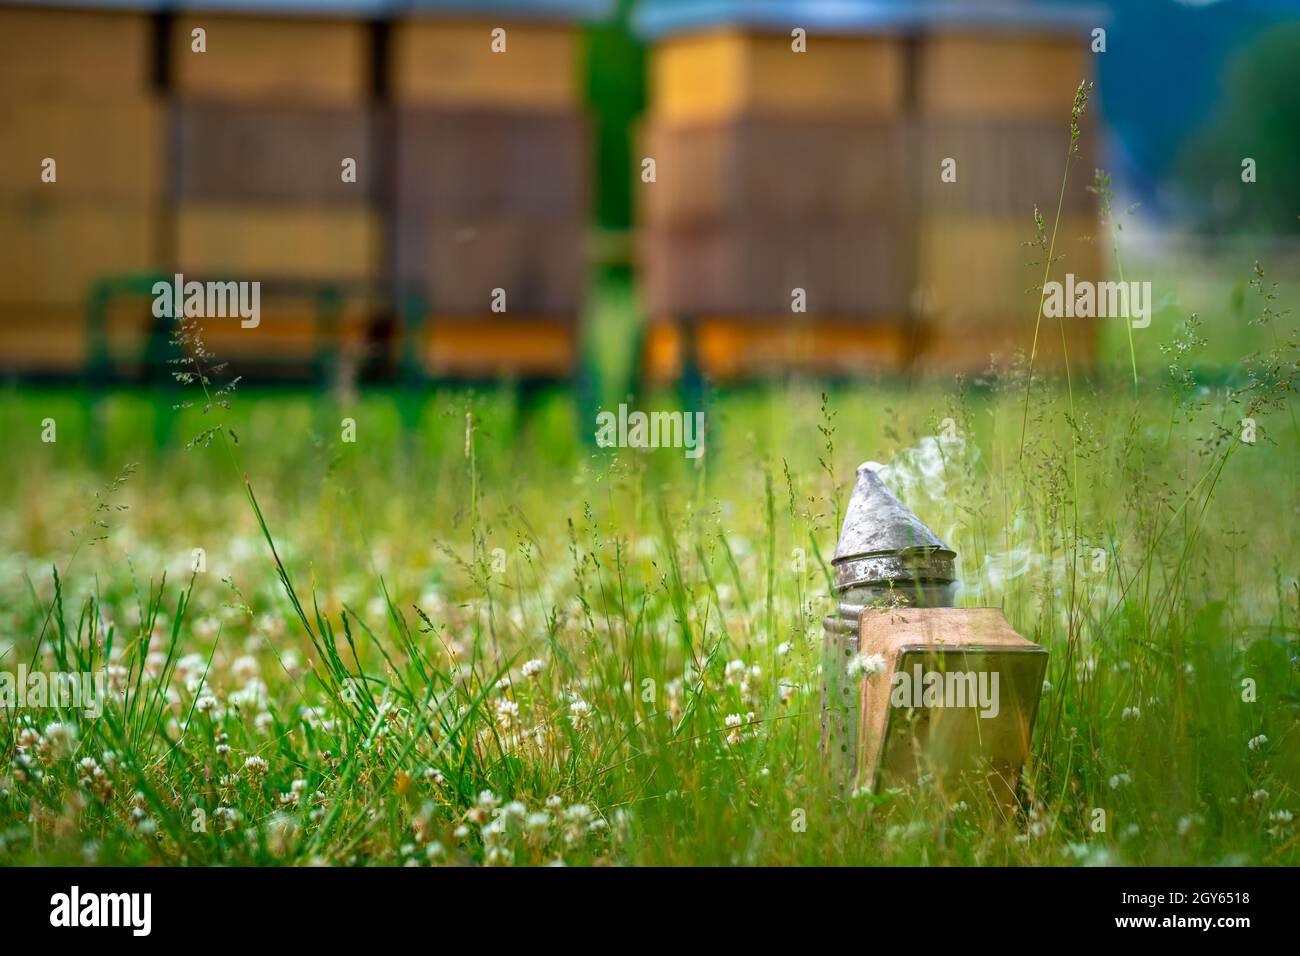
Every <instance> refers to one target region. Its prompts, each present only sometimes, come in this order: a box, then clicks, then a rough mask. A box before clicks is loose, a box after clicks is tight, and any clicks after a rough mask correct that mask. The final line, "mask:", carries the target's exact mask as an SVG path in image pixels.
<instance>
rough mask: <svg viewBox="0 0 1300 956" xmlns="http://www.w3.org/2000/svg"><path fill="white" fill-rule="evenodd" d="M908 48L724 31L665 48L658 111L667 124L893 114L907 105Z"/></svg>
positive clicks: (659, 51) (658, 75)
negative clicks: (803, 45)
mask: <svg viewBox="0 0 1300 956" xmlns="http://www.w3.org/2000/svg"><path fill="white" fill-rule="evenodd" d="M904 74H905V69H904V58H903V47H902V44H901V43H900V42H899V41H898V40H896V39H894V38H890V37H818V36H812V37H809V38H808V48H807V51H806V52H804V53H796V52H794V51H793V50H792V49H791V40H790V38H789V37H786V36H769V35H758V34H748V33H742V32H737V31H731V30H728V31H719V32H716V33H709V34H704V35H695V36H688V37H681V38H674V39H670V40H666V41H664V42H662V43H661V44H660V45H659V46H658V47H656V49H655V50H654V51H653V54H652V58H651V78H650V83H651V94H650V95H651V106H652V109H653V110H654V112H655V114H656V116H657V117H658V118H660V119H662V120H667V121H678V120H700V119H717V118H721V117H731V116H735V115H737V114H740V113H763V114H774V115H797V116H800V117H804V118H806V117H808V116H811V115H818V114H821V115H834V116H877V117H879V116H892V115H897V114H898V113H899V112H900V111H901V109H902V105H903V83H904Z"/></svg>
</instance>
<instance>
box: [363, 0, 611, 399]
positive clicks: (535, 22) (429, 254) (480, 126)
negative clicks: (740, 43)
mask: <svg viewBox="0 0 1300 956" xmlns="http://www.w3.org/2000/svg"><path fill="white" fill-rule="evenodd" d="M605 6H606V4H604V3H593V2H577V0H540V2H539V0H533V2H520V0H514V2H511V0H493V2H483V3H467V2H455V0H423V2H419V3H416V4H415V5H414V7H413V8H412V9H411V11H410V15H409V16H404V17H402V18H399V19H398V20H396V21H394V23H393V24H392V27H391V31H390V40H389V48H390V59H389V64H388V77H387V87H388V90H389V93H390V97H391V101H392V112H391V120H392V148H393V166H392V170H393V176H392V196H391V201H392V204H391V207H390V210H391V215H390V221H389V224H388V236H389V238H390V242H391V247H392V256H391V260H390V262H391V267H392V271H393V277H394V280H395V286H396V288H397V290H398V294H397V298H398V299H399V301H401V302H403V303H405V306H404V307H403V309H402V312H401V316H402V319H403V328H404V337H403V340H402V341H401V342H400V343H399V347H400V348H402V349H403V350H405V351H406V354H408V355H412V356H414V358H415V359H416V360H417V361H418V362H419V363H420V364H421V365H422V366H423V368H424V370H425V371H426V372H427V373H428V374H431V375H436V376H439V377H469V378H479V377H487V376H493V375H505V376H520V377H529V378H562V377H567V376H568V375H569V374H570V373H571V371H572V368H573V362H574V358H575V356H576V352H577V348H576V339H577V313H578V309H579V307H580V304H581V293H582V286H583V274H584V253H583V241H584V235H585V224H586V218H587V189H586V179H587V168H588V163H587V142H588V135H587V128H586V122H585V118H584V116H583V113H582V107H581V102H582V85H581V73H580V70H581V59H580V55H581V51H580V37H579V32H578V27H577V23H576V21H577V19H578V18H579V17H581V16H583V15H587V14H594V13H599V12H601V10H603V8H604V7H605Z"/></svg>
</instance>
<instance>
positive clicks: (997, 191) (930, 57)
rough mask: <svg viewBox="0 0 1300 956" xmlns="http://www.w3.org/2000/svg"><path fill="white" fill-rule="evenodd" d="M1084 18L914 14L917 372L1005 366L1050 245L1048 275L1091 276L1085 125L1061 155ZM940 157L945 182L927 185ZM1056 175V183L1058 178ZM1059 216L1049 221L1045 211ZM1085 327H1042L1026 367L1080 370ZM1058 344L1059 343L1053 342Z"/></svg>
mask: <svg viewBox="0 0 1300 956" xmlns="http://www.w3.org/2000/svg"><path fill="white" fill-rule="evenodd" d="M1100 19H1101V17H1100V15H1099V14H1098V12H1097V11H1096V10H1093V9H1088V8H1081V7H1078V6H1071V5H1064V4H1056V5H1050V4H1039V3H1022V4H1019V5H1016V4H1011V3H995V4H983V5H975V4H971V5H966V6H958V7H947V8H944V9H943V10H942V12H936V13H935V14H934V15H932V16H926V17H924V18H923V22H922V28H923V32H922V34H921V36H920V40H919V42H918V44H917V47H916V63H915V68H914V72H915V77H916V107H915V108H916V120H915V121H916V149H917V157H916V169H917V170H918V174H919V176H920V177H921V188H920V194H919V210H918V228H917V233H916V235H917V246H916V250H917V254H916V278H915V283H916V296H915V303H916V311H915V313H914V316H913V317H914V320H915V326H914V329H913V331H914V334H915V338H914V340H913V358H914V360H915V362H916V364H917V365H918V367H920V368H921V369H924V370H931V371H951V370H976V371H977V370H981V369H983V368H985V367H987V366H988V365H989V364H990V362H991V361H995V362H997V363H998V364H1000V365H1002V366H1006V365H1007V364H1008V363H1009V362H1010V361H1011V360H1012V358H1013V355H1014V353H1015V352H1016V350H1023V352H1024V353H1025V354H1026V355H1028V354H1029V353H1030V351H1031V348H1032V343H1033V340H1034V328H1035V325H1036V324H1037V323H1036V314H1037V306H1038V299H1039V291H1040V289H1041V286H1042V283H1043V280H1044V274H1045V269H1044V265H1045V263H1046V262H1047V260H1048V255H1047V252H1046V250H1044V249H1043V248H1041V247H1040V246H1039V245H1038V244H1037V242H1036V240H1037V234H1036V229H1035V224H1034V211H1035V209H1037V210H1039V211H1040V213H1041V214H1042V216H1043V218H1044V220H1045V226H1046V233H1047V235H1046V238H1047V239H1048V241H1049V242H1050V241H1051V234H1052V232H1053V230H1054V231H1055V248H1054V249H1053V251H1052V256H1051V258H1052V259H1053V260H1054V261H1053V263H1052V275H1053V276H1058V277H1059V276H1060V275H1061V274H1062V273H1064V272H1067V271H1069V272H1073V273H1074V274H1075V275H1076V276H1077V277H1078V278H1081V279H1090V280H1096V279H1098V278H1100V272H1101V246H1100V245H1099V244H1098V243H1097V242H1096V241H1095V238H1096V235H1097V231H1098V225H1097V215H1096V197H1095V196H1093V195H1091V194H1090V193H1089V192H1088V190H1087V187H1088V186H1089V185H1091V181H1092V174H1093V169H1094V167H1095V165H1096V164H1095V162H1094V156H1095V155H1096V124H1095V122H1094V121H1093V117H1092V114H1093V113H1095V110H1096V104H1095V103H1094V104H1092V105H1091V106H1090V107H1089V112H1088V113H1086V114H1085V116H1084V123H1083V128H1082V135H1081V137H1080V140H1079V143H1078V151H1077V153H1076V154H1073V155H1072V154H1071V152H1070V122H1071V107H1072V104H1073V102H1074V96H1075V90H1076V89H1077V87H1078V86H1079V84H1080V82H1081V81H1086V80H1088V79H1089V78H1090V76H1091V62H1090V57H1091V54H1090V53H1089V51H1088V37H1089V30H1090V29H1091V27H1093V26H1097V25H1098V24H1099V22H1100ZM947 160H952V161H953V163H954V164H955V166H954V167H951V168H952V170H953V171H954V172H955V176H956V179H955V181H944V180H943V179H942V178H941V170H942V164H943V163H944V162H945V161H947ZM1067 164H1068V166H1069V176H1068V179H1066V180H1065V190H1064V192H1062V182H1063V177H1064V175H1065V173H1066V168H1067ZM1058 204H1059V207H1060V216H1061V218H1060V221H1059V223H1057V220H1056V216H1057V208H1058ZM1096 333H1097V329H1096V327H1095V326H1093V325H1089V324H1087V322H1085V321H1081V320H1075V321H1074V322H1073V324H1068V325H1067V326H1066V327H1065V328H1064V330H1063V329H1062V328H1061V327H1060V325H1059V324H1058V322H1057V320H1055V319H1046V318H1045V319H1044V320H1043V323H1042V326H1041V328H1040V331H1039V338H1038V347H1037V354H1036V355H1035V359H1034V364H1035V366H1036V367H1051V366H1055V367H1058V368H1059V367H1061V366H1062V365H1063V363H1064V360H1065V357H1066V353H1067V351H1068V358H1069V362H1070V365H1071V366H1073V367H1075V368H1078V367H1080V366H1082V367H1085V368H1086V367H1088V366H1090V365H1091V364H1092V362H1093V360H1094V358H1095V343H1096V339H1097V334H1096ZM1063 340H1064V341H1063Z"/></svg>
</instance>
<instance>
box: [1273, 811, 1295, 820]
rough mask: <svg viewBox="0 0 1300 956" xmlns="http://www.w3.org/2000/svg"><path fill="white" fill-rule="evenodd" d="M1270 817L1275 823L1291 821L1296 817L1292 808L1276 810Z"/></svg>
mask: <svg viewBox="0 0 1300 956" xmlns="http://www.w3.org/2000/svg"><path fill="white" fill-rule="evenodd" d="M1268 818H1269V819H1270V820H1272V821H1273V822H1274V823H1290V822H1291V821H1292V819H1294V818H1293V817H1292V816H1291V811H1290V810H1274V811H1273V812H1272V813H1270V814H1269V815H1268Z"/></svg>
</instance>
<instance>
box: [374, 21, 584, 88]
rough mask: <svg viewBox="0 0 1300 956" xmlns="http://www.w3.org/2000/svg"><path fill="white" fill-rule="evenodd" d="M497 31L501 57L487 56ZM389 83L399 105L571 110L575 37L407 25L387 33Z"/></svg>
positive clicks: (522, 29) (562, 31)
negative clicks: (502, 36) (389, 40)
mask: <svg viewBox="0 0 1300 956" xmlns="http://www.w3.org/2000/svg"><path fill="white" fill-rule="evenodd" d="M497 27H500V28H502V29H504V30H505V31H506V34H505V52H502V53H495V52H493V50H492V31H493V29H495V28H497ZM390 79H391V84H390V85H391V91H392V95H393V98H394V99H395V100H396V101H398V102H399V103H402V104H404V105H436V106H453V107H460V106H464V107H470V106H504V107H516V108H566V107H572V106H574V105H575V104H576V103H577V102H578V100H579V96H580V90H579V84H578V80H579V77H578V38H577V36H576V34H575V33H574V31H573V29H572V28H570V27H564V26H537V25H525V24H512V23H495V22H490V21H482V22H472V23H466V22H450V23H449V22H446V21H433V20H408V21H404V22H401V23H398V24H396V25H395V26H394V28H393V35H392V75H391V78H390Z"/></svg>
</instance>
